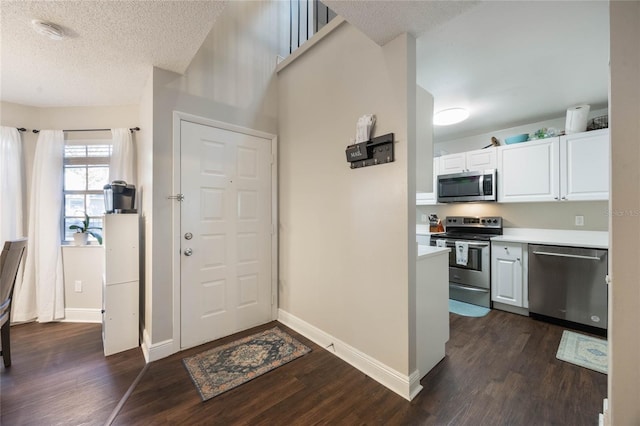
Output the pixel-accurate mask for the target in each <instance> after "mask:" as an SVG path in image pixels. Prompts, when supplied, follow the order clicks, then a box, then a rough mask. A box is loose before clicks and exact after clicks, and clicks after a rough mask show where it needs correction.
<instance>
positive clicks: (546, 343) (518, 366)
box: [0, 310, 607, 425]
mask: <svg viewBox="0 0 640 426" xmlns="http://www.w3.org/2000/svg"><path fill="white" fill-rule="evenodd" d="M450 318H451V339H450V341H449V343H448V344H447V356H446V358H445V359H444V360H443V361H442V362H441V363H440V364H438V365H437V366H436V367H435V368H434V369H433V370H432V371H431V372H430V373H429V374H428V375H427V376H426V377H425V378H423V380H422V385H423V386H424V390H423V391H422V392H421V393H420V394H419V395H418V396H417V397H416V398H415V399H414V400H413V401H412V402H408V401H406V400H404V399H403V398H401V397H400V396H398V395H396V394H395V393H393V392H391V391H390V390H387V389H386V388H385V387H383V386H382V385H380V384H378V383H377V382H375V381H374V380H372V379H370V378H369V377H367V376H365V375H364V374H362V373H361V372H359V371H358V370H356V369H354V368H352V367H351V366H349V365H348V364H346V363H345V362H343V361H342V360H340V359H339V358H337V357H335V356H334V355H332V354H331V353H330V352H328V351H326V350H324V349H322V348H320V347H318V346H317V345H315V344H314V343H312V342H310V341H309V340H307V339H305V338H304V337H302V336H300V335H299V334H297V333H295V332H293V331H292V330H290V329H288V328H287V327H285V326H283V325H281V324H278V323H270V324H266V325H264V326H260V327H256V328H254V329H251V330H248V331H246V332H242V333H238V334H236V335H234V336H230V337H227V338H224V339H220V340H217V341H215V342H211V343H209V344H206V345H202V346H199V347H197V348H193V349H190V350H187V351H184V352H181V353H179V354H175V355H173V356H171V357H168V358H165V359H162V360H159V361H156V362H154V363H151V364H150V366H149V368H148V370H147V371H146V372H145V374H144V375H143V377H142V379H141V381H140V382H139V384H138V386H137V387H136V388H135V390H134V391H133V393H132V394H131V396H130V397H129V399H128V400H127V402H126V403H125V404H124V406H123V407H122V410H121V411H120V412H119V414H118V415H117V416H116V417H115V420H114V423H113V424H116V425H149V424H153V425H156V424H171V425H173V424H176V425H177V424H179V425H191V424H202V425H218V424H219V425H226V424H251V425H255V424H269V425H274V424H275V425H291V424H300V425H308V424H332V425H333V424H345V425H353V424H384V425H395V424H407V425H418V424H425V425H552V424H553V425H596V424H597V422H598V413H599V412H600V411H601V407H602V400H603V398H604V397H605V395H606V389H607V377H606V375H604V374H601V373H597V372H594V371H591V370H587V369H585V368H581V367H577V366H574V365H572V364H569V363H566V362H563V361H559V360H557V359H556V358H555V354H556V350H557V348H558V344H559V342H560V337H561V335H562V330H564V328H562V327H559V326H556V325H552V324H547V323H543V322H539V321H534V320H532V319H530V318H526V317H522V316H518V315H514V314H509V313H506V312H501V311H496V310H493V311H491V313H490V314H489V315H487V316H486V317H483V318H467V317H461V316H458V315H454V314H451V315H450ZM274 324H278V326H280V327H281V328H282V329H284V330H286V331H288V332H290V333H291V334H292V335H293V336H294V337H296V338H297V339H299V340H300V341H302V342H303V343H305V344H306V345H308V346H310V347H311V348H312V349H313V351H312V352H311V353H309V354H307V355H305V356H303V357H302V358H299V359H297V360H295V361H292V362H290V363H289V364H286V365H284V366H282V367H280V368H278V369H276V370H273V371H271V372H269V373H267V374H265V375H263V376H261V377H258V378H256V379H254V380H252V381H251V382H249V383H247V384H244V385H242V386H240V387H238V388H236V389H233V390H231V391H228V392H226V393H224V394H221V395H219V396H217V397H215V398H213V399H211V400H209V401H207V402H204V403H203V402H201V400H200V396H199V395H198V392H197V391H196V389H195V387H194V386H193V384H192V382H191V379H190V378H189V375H188V373H187V372H186V370H185V368H184V367H183V365H182V362H181V360H182V358H184V357H185V356H189V355H192V354H196V353H198V352H200V351H203V350H206V349H209V348H212V347H215V346H218V345H222V344H225V343H228V342H230V341H232V340H234V339H236V338H238V337H241V336H245V335H248V334H252V333H254V332H256V331H260V330H263V329H266V328H269V327H272V326H273V325H274ZM12 337H13V339H12V340H13V342H12V343H13V345H12V346H13V362H14V364H13V366H12V367H11V368H10V369H7V370H4V369H3V370H0V371H1V376H0V380H1V382H0V390H1V396H0V409H1V410H2V414H1V416H0V423H2V424H3V425H5V424H6V425H31V424H33V425H45V424H47V425H48V424H64V425H67V424H68V425H78V424H104V422H105V421H106V420H107V419H108V418H109V415H110V413H111V411H112V410H113V408H114V407H115V406H116V404H117V403H118V401H119V399H120V398H121V397H122V395H124V393H125V392H126V390H127V388H128V387H129V385H130V384H131V383H132V382H133V380H134V379H135V377H136V375H137V374H138V372H139V371H140V370H141V369H142V366H143V364H144V360H143V358H142V354H141V352H140V350H139V349H136V350H131V351H127V352H123V353H121V354H117V355H113V356H110V357H108V358H105V357H104V356H103V355H102V345H101V341H100V327H99V326H98V325H87V324H65V323H61V324H27V325H21V326H17V327H13V329H12Z"/></svg>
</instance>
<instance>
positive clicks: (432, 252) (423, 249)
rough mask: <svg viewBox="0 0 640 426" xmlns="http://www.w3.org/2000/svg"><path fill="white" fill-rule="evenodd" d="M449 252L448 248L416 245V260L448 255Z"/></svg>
mask: <svg viewBox="0 0 640 426" xmlns="http://www.w3.org/2000/svg"><path fill="white" fill-rule="evenodd" d="M450 251H451V249H450V248H447V247H434V246H423V245H418V260H421V259H426V258H428V257H433V256H439V255H441V254H446V255H447V256H448V255H449V254H448V253H449V252H450Z"/></svg>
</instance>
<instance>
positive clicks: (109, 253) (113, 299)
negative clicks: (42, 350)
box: [102, 214, 140, 356]
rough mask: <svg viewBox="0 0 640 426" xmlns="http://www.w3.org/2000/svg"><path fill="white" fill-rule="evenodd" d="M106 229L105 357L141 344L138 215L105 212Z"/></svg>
mask: <svg viewBox="0 0 640 426" xmlns="http://www.w3.org/2000/svg"><path fill="white" fill-rule="evenodd" d="M103 232H104V252H105V262H104V279H103V286H102V343H103V346H104V354H105V356H106V355H111V354H114V353H117V352H122V351H125V350H127V349H132V348H135V347H137V346H138V344H139V315H138V311H139V293H140V284H139V283H140V280H139V267H138V257H139V237H138V215H137V214H108V215H105V216H104V222H103Z"/></svg>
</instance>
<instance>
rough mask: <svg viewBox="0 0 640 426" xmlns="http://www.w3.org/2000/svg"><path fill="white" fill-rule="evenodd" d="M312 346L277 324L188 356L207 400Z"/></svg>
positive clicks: (187, 363)
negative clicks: (300, 340)
mask: <svg viewBox="0 0 640 426" xmlns="http://www.w3.org/2000/svg"><path fill="white" fill-rule="evenodd" d="M310 351H311V349H310V348H308V347H307V346H305V345H303V344H302V343H300V342H298V341H297V340H296V339H294V338H293V337H291V336H290V335H289V334H287V333H285V332H284V331H282V330H280V329H279V328H278V327H274V328H272V329H270V330H266V331H263V332H261V333H256V334H253V335H251V336H247V337H244V338H242V339H239V340H236V341H233V342H231V343H227V344H226V345H223V346H220V347H217V348H213V349H210V350H208V351H205V352H202V353H200V354H197V355H193V356H190V357H187V358H184V359H183V360H182V362H183V363H184V366H185V367H186V369H187V371H188V372H189V375H190V376H191V380H193V383H194V384H195V385H196V388H197V389H198V392H199V393H200V396H201V397H202V400H203V401H206V400H208V399H211V398H213V397H214V396H216V395H220V394H221V393H223V392H226V391H228V390H230V389H233V388H235V387H237V386H240V385H241V384H243V383H246V382H248V381H249V380H251V379H254V378H256V377H258V376H260V375H262V374H264V373H267V372H269V371H271V370H273V369H275V368H278V367H280V366H282V365H284V364H286V363H288V362H290V361H293V360H294V359H296V358H299V357H301V356H302V355H304V354H306V353H308V352H310Z"/></svg>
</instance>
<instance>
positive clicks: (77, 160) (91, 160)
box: [60, 138, 113, 245]
mask: <svg viewBox="0 0 640 426" xmlns="http://www.w3.org/2000/svg"><path fill="white" fill-rule="evenodd" d="M64 145H65V151H64V153H63V161H62V180H63V182H62V203H61V204H62V206H61V217H60V229H61V231H62V233H61V241H60V242H61V244H62V245H71V244H73V240H67V239H66V236H67V227H66V224H67V220H68V219H78V220H84V217H80V216H67V215H66V201H67V195H82V196H84V213H85V214H86V213H87V196H88V195H103V194H104V192H103V189H102V188H100V189H89V173H88V169H89V167H92V166H106V168H107V182H105V185H106V184H107V183H108V180H109V178H108V171H109V167H110V162H111V156H112V155H113V140H112V139H111V138H108V139H107V138H100V139H65V141H64ZM91 145H94V146H95V145H102V146H108V156H102V157H97V156H96V157H90V156H88V151H87V147H88V146H91ZM68 146H84V147H85V155H84V156H77V157H76V156H73V157H67V156H66V153H67V147H68ZM68 166H84V168H85V169H86V170H87V173H85V186H84V187H85V189H84V190H67V189H66V187H65V172H66V170H67V167H68ZM103 217H104V212H103V213H102V215H100V216H95V215H89V218H90V220H95V219H102V218H103ZM90 224H91V222H90ZM100 233H102V232H100ZM88 244H89V245H98V242H97V241H96V239H95V238H94V237H93V236H91V235H89V243H88Z"/></svg>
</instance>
